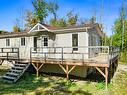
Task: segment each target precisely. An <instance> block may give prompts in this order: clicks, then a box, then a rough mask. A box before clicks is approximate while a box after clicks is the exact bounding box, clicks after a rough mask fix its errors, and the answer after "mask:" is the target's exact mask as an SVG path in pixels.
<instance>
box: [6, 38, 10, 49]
mask: <svg viewBox="0 0 127 95" xmlns="http://www.w3.org/2000/svg"><path fill="white" fill-rule="evenodd" d="M7 39H8V40H9V45H7ZM5 45H6V47H10V46H11V41H10V38H6V40H5Z"/></svg>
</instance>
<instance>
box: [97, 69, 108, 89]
mask: <svg viewBox="0 0 127 95" xmlns="http://www.w3.org/2000/svg"><path fill="white" fill-rule="evenodd" d="M95 68H96V69H97V70H98V72H99V73H101V75H103V77H104V78H105V89H106V90H107V88H108V67H105V73H103V72H102V70H101V69H99V68H98V67H95Z"/></svg>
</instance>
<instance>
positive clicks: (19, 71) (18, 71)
mask: <svg viewBox="0 0 127 95" xmlns="http://www.w3.org/2000/svg"><path fill="white" fill-rule="evenodd" d="M9 72H16V73H21V72H22V70H14V69H12V70H10V71H9Z"/></svg>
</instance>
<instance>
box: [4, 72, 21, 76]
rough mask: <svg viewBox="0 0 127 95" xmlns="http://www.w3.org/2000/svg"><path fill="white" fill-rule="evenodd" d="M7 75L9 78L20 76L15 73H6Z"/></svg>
mask: <svg viewBox="0 0 127 95" xmlns="http://www.w3.org/2000/svg"><path fill="white" fill-rule="evenodd" d="M6 75H9V76H18V75H19V74H18V73H14V72H8V73H6Z"/></svg>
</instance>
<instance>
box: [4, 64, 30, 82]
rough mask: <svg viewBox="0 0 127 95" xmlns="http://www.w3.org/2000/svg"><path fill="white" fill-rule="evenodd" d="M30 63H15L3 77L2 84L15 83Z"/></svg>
mask: <svg viewBox="0 0 127 95" xmlns="http://www.w3.org/2000/svg"><path fill="white" fill-rule="evenodd" d="M29 66H30V63H21V62H16V63H15V64H14V66H13V67H12V68H11V69H10V70H9V71H8V72H7V73H6V74H5V75H4V76H3V80H4V82H8V83H15V82H17V81H18V79H20V77H21V76H22V75H23V74H24V73H25V71H26V70H27V68H28V67H29Z"/></svg>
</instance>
